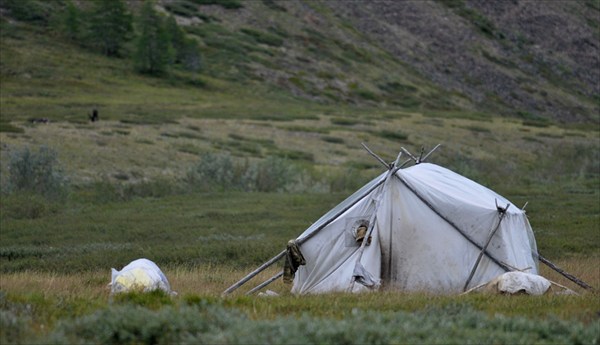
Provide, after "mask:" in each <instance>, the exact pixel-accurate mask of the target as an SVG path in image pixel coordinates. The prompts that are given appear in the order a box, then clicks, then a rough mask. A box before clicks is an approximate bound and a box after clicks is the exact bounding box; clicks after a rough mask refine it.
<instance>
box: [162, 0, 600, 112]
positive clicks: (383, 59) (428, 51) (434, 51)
mask: <svg viewBox="0 0 600 345" xmlns="http://www.w3.org/2000/svg"><path fill="white" fill-rule="evenodd" d="M202 3H217V5H215V4H211V5H202ZM218 3H221V4H223V3H229V4H231V3H232V2H231V1H227V2H225V1H221V2H219V1H195V0H163V1H162V2H161V5H162V6H164V7H165V8H166V10H167V11H170V12H171V13H173V14H176V15H177V16H178V20H179V22H180V23H184V24H186V25H188V29H189V30H188V31H189V32H190V33H191V34H195V35H197V36H198V37H199V38H200V39H201V41H202V42H203V43H204V44H205V47H206V49H207V50H208V51H209V53H210V51H211V50H215V49H219V50H220V53H219V54H223V51H227V50H229V51H231V52H233V53H236V52H237V53H240V54H238V55H236V54H229V57H233V60H228V63H231V64H233V65H235V66H241V67H239V68H236V71H235V72H236V73H237V72H240V70H246V69H247V71H248V72H249V75H250V76H251V78H259V79H260V80H264V81H267V82H269V83H271V84H273V85H276V86H278V87H283V88H286V89H289V90H291V91H292V92H294V93H295V94H297V95H301V96H303V97H309V98H313V99H317V100H321V101H334V102H335V101H342V102H348V101H350V102H363V101H368V102H375V103H380V104H396V105H400V106H404V107H409V108H410V107H420V108H433V109H448V108H457V109H471V110H479V111H486V112H493V113H500V114H511V115H517V116H521V117H524V118H528V119H532V118H533V119H535V118H540V117H543V118H550V119H553V120H558V121H559V122H587V121H594V122H596V121H598V118H599V117H598V113H599V102H600V98H599V93H600V84H599V80H600V72H599V71H600V68H599V58H598V56H599V55H600V52H599V47H600V43H599V39H600V19H599V18H600V2H598V0H587V1H537V0H511V1H462V0H452V1H421V0H418V1H393V0H392V1H346V0H340V1H337V0H328V1H310V2H307V1H274V0H263V1H241V2H233V3H237V4H238V5H239V6H223V5H218ZM244 37H245V38H246V39H245V38H244ZM247 38H251V39H253V40H257V41H258V42H259V43H260V44H259V46H260V48H258V47H248V46H247V45H248V43H249V42H250V41H251V40H247ZM237 40H241V43H242V44H240V45H239V46H236V42H239V41H237ZM240 49H241V51H240Z"/></svg>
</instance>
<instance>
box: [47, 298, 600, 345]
mask: <svg viewBox="0 0 600 345" xmlns="http://www.w3.org/2000/svg"><path fill="white" fill-rule="evenodd" d="M192 302H193V301H192ZM198 302H199V303H198V304H194V305H191V306H181V307H171V306H168V307H164V308H162V309H160V310H158V311H153V310H149V309H146V308H141V307H138V306H121V307H114V308H109V309H106V310H102V311H98V312H96V313H94V314H92V315H89V316H85V317H80V318H78V319H74V320H65V321H64V322H62V323H61V324H60V325H59V326H58V327H57V328H56V330H54V331H53V332H52V333H51V334H50V336H49V337H47V338H45V339H44V340H45V342H48V343H51V344H56V343H61V344H62V343H101V344H115V343H119V344H133V343H135V344H174V343H185V344H241V343H244V344H299V343H301V344H390V343H402V344H405V343H411V344H412V343H418V344H463V343H476V344H489V343H493V344H532V343H550V344H584V343H586V344H587V343H589V344H592V343H595V342H596V341H597V339H598V332H599V331H600V324H599V323H598V322H592V323H590V324H589V325H587V326H585V325H583V324H581V323H578V322H569V321H561V320H557V319H550V320H532V319H526V318H521V317H505V316H502V315H496V316H487V315H486V314H484V313H482V312H479V311H476V310H473V309H472V308H470V307H467V306H464V305H457V304H450V305H448V306H445V307H442V308H439V307H436V308H426V309H425V310H422V311H418V312H415V313H410V312H406V311H397V312H379V311H373V310H365V311H362V310H355V312H353V313H352V314H351V315H347V316H346V317H345V318H343V319H334V318H323V317H315V316H310V315H306V314H305V315H302V316H300V317H289V316H288V317H280V318H277V319H273V320H261V319H259V320H255V319H252V318H249V317H248V316H247V315H246V314H243V313H241V312H239V311H237V310H235V309H231V308H225V307H223V306H220V305H215V304H211V302H210V301H207V300H202V299H201V300H199V301H198ZM240 302H244V301H243V300H241V301H240ZM248 302H251V301H248Z"/></svg>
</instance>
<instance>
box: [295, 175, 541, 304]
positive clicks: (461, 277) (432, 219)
mask: <svg viewBox="0 0 600 345" xmlns="http://www.w3.org/2000/svg"><path fill="white" fill-rule="evenodd" d="M381 182H382V183H381ZM374 185H378V187H377V188H375V189H373V190H372V191H371V192H369V193H368V194H367V195H366V196H365V197H363V198H362V199H361V200H360V201H358V202H357V199H358V198H359V197H361V196H362V195H363V194H364V193H365V191H367V190H369V189H371V188H372V186H374ZM348 204H353V206H352V207H351V208H350V209H348V210H347V211H345V212H344V213H342V214H341V215H340V216H339V217H337V218H336V220H334V221H333V222H331V223H330V224H329V225H327V226H326V227H324V228H322V229H321V230H320V231H319V232H318V233H317V234H315V235H314V236H313V237H311V238H310V239H309V240H307V241H306V242H304V243H303V244H302V245H301V246H300V249H301V251H302V253H303V255H304V257H305V258H306V262H307V263H306V265H305V266H300V267H299V269H298V271H297V273H296V276H295V279H294V285H293V288H292V292H294V293H299V294H304V293H319V292H330V291H361V290H365V289H370V288H376V287H377V286H378V285H380V284H379V282H381V283H382V284H383V285H384V286H386V287H390V288H396V289H400V290H409V291H412V290H426V291H435V292H448V293H452V292H462V291H463V288H464V286H465V282H466V281H467V279H468V278H469V275H470V272H471V270H472V268H473V266H474V264H475V262H476V260H477V258H478V257H479V255H480V253H481V251H482V247H483V245H484V244H485V242H486V240H487V238H488V237H489V236H490V233H491V232H492V231H494V230H495V229H496V227H497V226H498V223H500V225H499V227H498V229H497V231H496V233H495V235H494V236H493V238H492V240H491V242H490V243H489V245H488V247H487V250H486V252H487V253H489V256H487V255H484V256H483V257H482V259H481V261H480V263H479V265H478V267H477V268H476V271H475V273H474V276H473V277H472V280H471V282H470V283H471V284H473V285H477V284H480V283H485V282H487V281H489V280H491V279H493V278H495V277H496V276H498V275H500V274H502V273H504V272H505V271H506V270H507V268H509V267H514V268H517V269H525V268H528V267H529V268H531V271H530V273H537V264H536V263H537V260H535V259H534V257H533V255H532V253H535V252H536V245H535V239H534V237H533V232H532V230H531V226H530V225H529V222H528V220H527V217H526V215H525V212H524V211H521V210H520V209H519V208H518V207H516V206H514V205H512V204H511V203H510V202H509V201H508V200H506V199H505V198H503V197H502V196H500V195H498V194H497V193H495V192H493V191H491V190H489V189H487V188H485V187H483V186H481V185H479V184H477V183H475V182H473V181H471V180H469V179H467V178H465V177H463V176H461V175H458V174H456V173H454V172H452V171H450V170H448V169H445V168H442V167H440V166H437V165H435V164H429V163H421V164H418V165H414V166H412V167H410V168H407V169H401V170H398V171H397V172H396V173H395V174H393V175H390V176H388V174H387V173H384V174H381V175H380V176H378V177H377V178H375V179H374V180H373V181H371V182H370V183H369V184H367V185H366V186H365V187H363V188H362V189H361V190H359V191H358V192H357V193H355V194H354V195H352V196H350V197H349V198H348V199H346V200H345V201H344V202H342V203H341V204H340V205H338V206H336V207H335V208H334V209H332V210H331V211H330V212H329V214H326V215H325V216H323V217H322V218H321V219H320V220H319V221H317V222H316V223H315V224H313V225H312V226H311V227H310V228H308V229H307V230H306V231H305V232H304V233H303V234H301V235H300V236H299V237H298V240H302V238H304V237H306V236H309V235H310V234H311V233H313V231H315V229H317V228H319V226H320V223H321V222H323V221H325V220H327V219H328V218H329V216H330V214H333V213H337V211H338V210H340V209H342V208H344V207H345V205H348ZM497 204H501V205H507V204H508V205H509V207H508V209H507V210H506V211H505V216H504V217H502V218H501V217H500V215H502V213H501V210H499V209H498V207H497ZM438 212H439V213H440V214H437V213H438ZM360 222H369V226H370V227H372V230H371V236H372V241H371V243H370V245H366V242H364V240H363V243H365V246H362V247H361V245H360V244H359V243H357V242H356V241H355V239H354V236H353V231H355V227H356V224H359V223H360ZM371 222H373V223H371ZM452 224H454V225H452ZM455 227H456V228H455ZM457 228H458V229H457ZM477 244H479V245H477ZM361 252H362V255H361ZM356 278H360V279H356ZM355 279H356V283H355V282H354V280H355ZM369 285H371V286H369Z"/></svg>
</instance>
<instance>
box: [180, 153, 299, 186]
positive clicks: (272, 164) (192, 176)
mask: <svg viewBox="0 0 600 345" xmlns="http://www.w3.org/2000/svg"><path fill="white" fill-rule="evenodd" d="M299 175H300V171H299V169H297V168H296V167H295V166H294V165H292V164H290V163H289V162H287V160H285V159H282V158H278V157H274V156H271V157H269V158H267V159H265V160H263V161H261V162H249V161H245V162H242V163H240V162H234V161H233V160H232V158H231V156H230V155H228V154H226V155H222V154H212V153H207V154H205V155H203V156H202V157H201V159H200V161H199V162H198V163H197V164H196V165H195V166H193V167H192V168H191V169H190V171H189V172H188V174H187V176H186V179H185V181H186V183H187V184H188V185H189V186H190V187H191V188H192V189H193V190H199V191H226V190H241V191H246V192H281V191H288V190H290V189H291V188H292V186H293V185H294V183H295V182H296V181H297V178H298V176H299Z"/></svg>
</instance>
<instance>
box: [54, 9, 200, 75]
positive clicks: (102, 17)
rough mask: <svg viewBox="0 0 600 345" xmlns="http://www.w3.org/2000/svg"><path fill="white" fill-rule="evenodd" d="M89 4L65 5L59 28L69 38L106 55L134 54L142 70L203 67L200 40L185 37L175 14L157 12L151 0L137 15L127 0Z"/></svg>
mask: <svg viewBox="0 0 600 345" xmlns="http://www.w3.org/2000/svg"><path fill="white" fill-rule="evenodd" d="M88 4H89V6H88V8H80V7H78V6H76V5H75V4H74V3H73V2H72V1H69V2H68V3H67V4H66V6H65V9H64V13H63V15H62V17H61V19H60V20H59V27H60V31H61V32H62V33H63V34H64V35H65V36H66V37H67V38H68V39H71V40H73V41H74V42H77V43H79V44H81V45H83V46H85V47H88V48H90V49H92V50H94V51H97V52H99V53H102V54H104V55H107V56H116V57H124V56H129V55H131V57H133V59H134V63H135V66H136V69H137V70H138V71H139V72H141V73H147V74H154V75H160V74H162V73H164V72H166V71H167V70H168V68H169V67H170V66H173V65H178V66H181V67H183V68H184V69H186V70H191V71H198V70H199V69H200V63H201V55H200V50H199V48H198V44H197V42H196V41H195V40H194V39H191V38H189V37H186V35H185V33H184V31H183V30H182V29H181V27H179V25H178V24H177V22H176V21H175V19H174V18H173V17H172V16H165V15H163V14H161V13H159V12H158V11H156V9H155V4H154V2H153V1H152V0H146V1H145V2H144V3H143V5H142V7H141V9H140V10H139V13H138V15H137V16H134V15H132V13H131V12H130V11H129V10H128V7H127V5H126V3H125V1H124V0H95V1H93V2H89V3H88ZM131 43H133V44H131Z"/></svg>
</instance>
